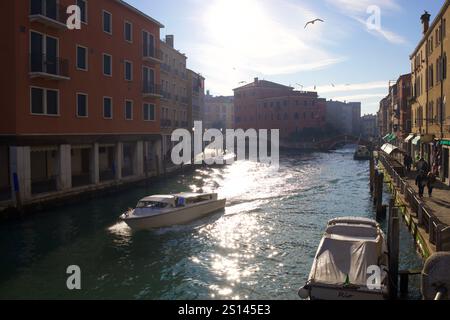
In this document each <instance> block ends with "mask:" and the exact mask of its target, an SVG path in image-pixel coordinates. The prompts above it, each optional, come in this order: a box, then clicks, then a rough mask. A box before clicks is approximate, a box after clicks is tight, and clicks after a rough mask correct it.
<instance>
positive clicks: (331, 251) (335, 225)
mask: <svg viewBox="0 0 450 320" xmlns="http://www.w3.org/2000/svg"><path fill="white" fill-rule="evenodd" d="M387 266H388V255H387V247H386V241H385V237H384V234H383V231H382V230H381V228H380V225H379V224H378V223H377V222H376V221H374V220H371V219H366V218H356V217H346V218H337V219H333V220H330V221H329V222H328V225H327V229H326V231H325V234H324V236H323V237H322V240H321V242H320V245H319V248H318V250H317V253H316V256H315V258H314V262H313V265H312V268H311V272H310V274H309V278H308V281H307V282H306V285H305V286H304V287H302V288H301V289H300V290H299V292H298V294H299V296H300V297H301V298H302V299H311V300H383V299H387V298H388V294H389V279H388V273H387V268H388V267H387ZM374 268H375V269H377V270H378V271H379V273H378V276H379V277H378V279H375V280H376V281H375V285H374V283H373V282H372V281H373V280H374V278H372V277H371V276H372V275H373V274H374V273H372V272H373V270H374Z"/></svg>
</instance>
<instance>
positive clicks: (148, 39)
mask: <svg viewBox="0 0 450 320" xmlns="http://www.w3.org/2000/svg"><path fill="white" fill-rule="evenodd" d="M142 43H143V49H144V52H143V54H144V57H154V56H155V38H154V37H153V35H152V34H150V33H148V32H147V31H142Z"/></svg>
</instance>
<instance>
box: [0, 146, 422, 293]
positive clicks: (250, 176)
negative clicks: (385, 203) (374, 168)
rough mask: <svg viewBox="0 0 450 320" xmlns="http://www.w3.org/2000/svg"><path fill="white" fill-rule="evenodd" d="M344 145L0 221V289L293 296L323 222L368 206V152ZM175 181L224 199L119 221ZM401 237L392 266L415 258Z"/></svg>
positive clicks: (366, 212)
mask: <svg viewBox="0 0 450 320" xmlns="http://www.w3.org/2000/svg"><path fill="white" fill-rule="evenodd" d="M352 155H353V150H352V149H343V150H340V151H336V152H333V153H317V154H316V153H314V154H304V155H286V156H284V157H282V158H281V163H280V169H279V171H276V170H274V169H273V168H270V167H267V166H266V165H262V164H256V163H251V162H238V163H235V164H234V165H232V166H229V167H225V168H221V169H217V168H199V169H197V170H196V171H195V172H193V173H189V174H185V175H180V176H177V177H172V178H168V179H167V180H166V181H160V182H155V183H153V184H151V185H148V186H147V187H140V188H135V189H133V190H129V191H126V192H123V193H121V194H120V195H117V194H116V195H113V196H108V197H103V198H100V199H96V200H93V201H89V202H86V203H83V204H79V205H74V206H71V207H65V208H61V209H57V210H52V211H49V212H47V213H44V214H40V215H36V216H33V217H31V218H30V219H29V220H27V221H26V222H22V223H12V224H8V225H4V226H1V227H0V250H1V252H2V253H3V255H4V259H2V260H3V262H2V264H1V266H0V271H1V272H0V298H69V299H70V298H88V299H94V298H130V299H135V298H136V299H220V298H226V299H297V296H296V292H297V289H298V288H299V287H300V286H301V285H302V284H303V282H304V281H305V280H306V278H307V276H308V273H309V268H310V267H311V264H312V259H313V257H314V254H315V251H316V249H317V245H318V243H319V240H320V238H321V234H322V232H323V229H324V227H325V224H326V222H327V221H328V220H329V219H331V218H333V217H337V216H346V215H358V216H368V217H373V216H374V212H373V208H372V205H371V199H370V194H369V191H368V164H367V162H357V161H353V159H352ZM182 191H195V192H201V191H204V192H209V191H217V192H219V194H220V195H221V196H223V197H226V198H227V206H226V209H225V211H224V212H218V213H216V214H213V215H211V216H209V217H207V218H204V219H202V220H200V221H195V222H193V223H192V224H191V225H187V226H174V227H170V228H164V229H159V230H155V231H143V232H133V231H132V230H131V229H129V228H128V226H127V225H126V224H125V223H123V222H119V221H118V216H119V215H120V213H121V212H123V211H124V210H126V209H127V208H128V207H133V206H134V205H135V203H136V202H137V200H138V199H139V198H141V197H143V196H145V195H149V194H161V193H163V194H164V193H173V192H182ZM402 249H403V252H404V253H402V258H401V261H402V267H404V268H414V267H417V266H420V263H421V262H420V259H419V258H418V256H417V255H416V254H415V252H414V248H413V244H412V241H411V240H410V237H409V235H408V234H407V232H406V231H405V230H402ZM72 264H75V265H79V266H80V267H81V270H82V290H81V291H78V292H70V291H68V290H66V289H65V280H66V274H65V270H66V268H67V266H69V265H72ZM412 284H413V286H414V285H416V286H417V285H418V283H417V281H413V283H412ZM416 291H417V290H416Z"/></svg>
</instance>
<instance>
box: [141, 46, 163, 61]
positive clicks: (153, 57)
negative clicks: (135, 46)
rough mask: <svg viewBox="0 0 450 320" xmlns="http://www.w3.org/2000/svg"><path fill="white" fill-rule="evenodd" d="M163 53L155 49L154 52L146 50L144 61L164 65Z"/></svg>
mask: <svg viewBox="0 0 450 320" xmlns="http://www.w3.org/2000/svg"><path fill="white" fill-rule="evenodd" d="M162 56H163V55H162V52H161V50H159V49H153V50H145V49H144V55H143V57H142V58H143V59H144V61H146V62H152V63H162Z"/></svg>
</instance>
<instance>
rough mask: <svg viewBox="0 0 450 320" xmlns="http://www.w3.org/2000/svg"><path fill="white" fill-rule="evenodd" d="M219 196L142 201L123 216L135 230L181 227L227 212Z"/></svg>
mask: <svg viewBox="0 0 450 320" xmlns="http://www.w3.org/2000/svg"><path fill="white" fill-rule="evenodd" d="M225 202H226V199H219V198H218V195H217V193H179V194H174V195H154V196H149V197H145V198H143V199H141V200H139V202H138V204H137V206H136V208H135V209H130V210H129V211H127V212H125V213H124V214H122V215H121V216H120V219H121V220H123V221H124V222H125V223H126V224H127V225H128V226H129V227H130V228H132V229H154V228H162V227H169V226H173V225H182V224H186V223H189V222H192V221H194V220H196V219H199V218H202V217H204V216H206V215H208V214H210V213H213V212H216V211H219V210H222V209H224V208H225Z"/></svg>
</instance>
